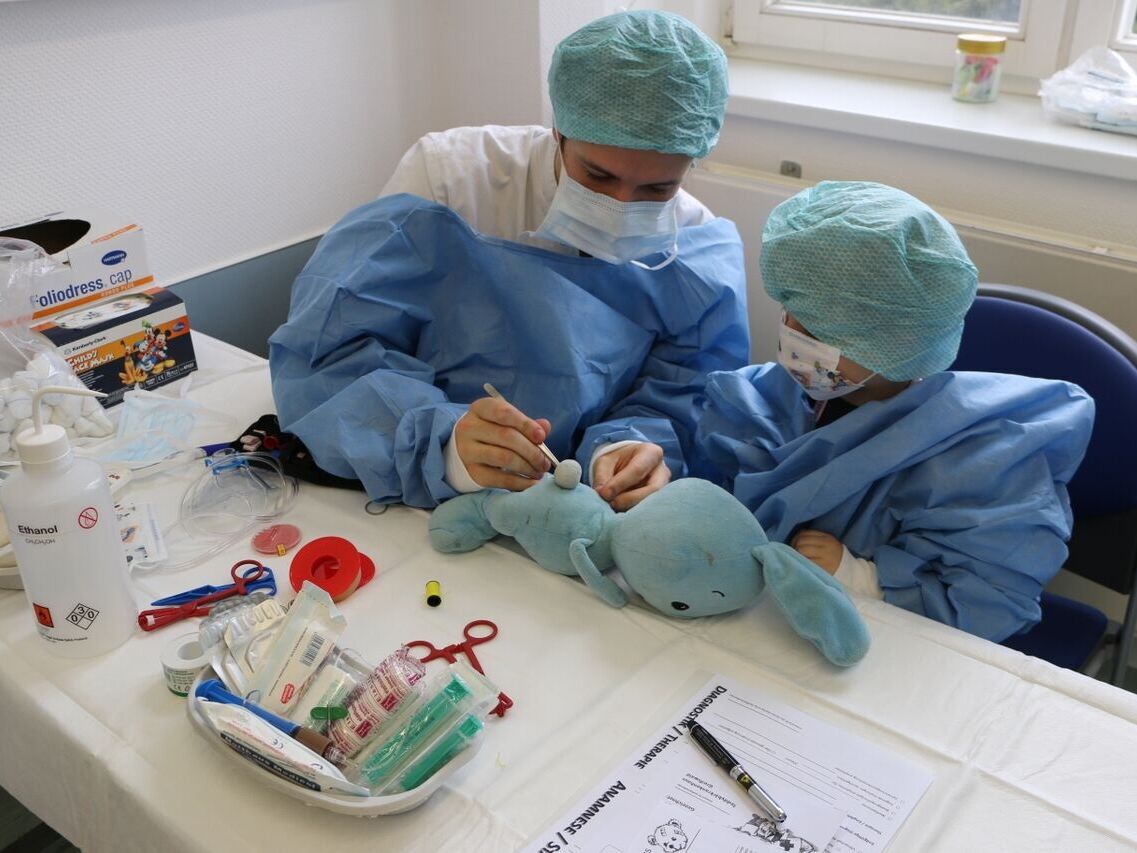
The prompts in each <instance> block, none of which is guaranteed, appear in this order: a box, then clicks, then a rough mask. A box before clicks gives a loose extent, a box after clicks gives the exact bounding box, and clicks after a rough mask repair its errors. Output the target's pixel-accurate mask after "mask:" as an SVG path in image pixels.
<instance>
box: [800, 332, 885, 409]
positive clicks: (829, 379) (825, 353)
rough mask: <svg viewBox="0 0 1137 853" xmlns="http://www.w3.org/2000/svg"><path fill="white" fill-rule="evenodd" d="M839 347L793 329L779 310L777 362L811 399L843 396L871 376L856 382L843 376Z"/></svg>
mask: <svg viewBox="0 0 1137 853" xmlns="http://www.w3.org/2000/svg"><path fill="white" fill-rule="evenodd" d="M840 360H841V350H839V349H837V347H832V346H829V344H823V343H822V342H821V341H819V340H817V339H816V338H811V337H810V336H809V335H806V334H804V333H802V332H799V331H798V330H797V329H791V328H790V327H789V326H787V325H786V315H785V312H782V325H781V326H780V328H779V329H778V363H779V364H780V365H782V367H784V368H785V369H786V370H787V371H789V374H790V376H792V377H793V378H794V381H795V382H797V384H798V385H800V386H801V387H802V388H803V389H804V390H805V393H806V394H808V395H809V396H810V397H811V398H812V399H814V400H818V401H820V400H832V399H833V398H834V397H844V396H845V395H846V394H850V393H852V392H853V391H856V390H857V389H858V388H863V387H864V385H865V382H867V381H868V380H869V379H870V378H871V377H872V376H875V375H876V374H872V375H871V376H866V377H865V378H864V379H862V380H861V381H860V382H852V381H850V380H849V379H846V378H845V376H844V375H843V374H842V373H841V371H840V370H839V369H838V367H837V365H838V363H839V362H840Z"/></svg>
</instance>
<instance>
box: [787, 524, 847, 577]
mask: <svg viewBox="0 0 1137 853" xmlns="http://www.w3.org/2000/svg"><path fill="white" fill-rule="evenodd" d="M790 547H791V548H793V549H794V550H795V551H797V552H798V553H799V554H801V555H802V556H803V557H806V558H807V559H810V560H813V562H815V563H817V565H819V566H821V568H822V569H824V570H825V571H827V572H829V574H831V575H832V574H836V572H837V567H838V566H840V565H841V557H842V556H844V553H845V546H844V545H842V544H841V540H839V539H837V538H836V537H835V536H830V535H829V534H828V533H822V532H821V531H820V530H802V531H801V532H800V533H798V535H797V536H795V537H794V538H793V541H792V542H790Z"/></svg>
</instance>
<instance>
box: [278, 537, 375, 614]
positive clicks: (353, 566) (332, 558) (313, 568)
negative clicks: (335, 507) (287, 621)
mask: <svg viewBox="0 0 1137 853" xmlns="http://www.w3.org/2000/svg"><path fill="white" fill-rule="evenodd" d="M368 564H370V574H369V576H368V570H367V569H366V568H365V567H366V566H367V565H368ZM374 576H375V564H374V563H372V562H371V560H370V559H368V558H367V557H365V556H363V555H362V554H360V553H359V551H358V550H357V549H356V547H355V546H354V545H352V544H351V543H350V542H348V541H347V540H346V539H343V538H341V537H339V536H321V537H320V538H319V539H313V540H312V541H311V542H309V543H308V544H307V545H305V546H304V547H303V548H301V549H300V550H299V551H297V552H296V556H295V557H293V558H292V566H291V567H290V568H289V570H288V579H289V580H290V581H291V582H292V588H293V589H294V590H296V591H297V592H299V591H300V587H301V586H303V585H304V581H311V582H312V583H314V584H315V585H316V586H318V587H320V589H322V590H324V591H325V592H327V593H328V595H330V596H331V597H332V601H342V600H343V599H345V598H347V597H348V596H349V595H351V594H352V593H353V592H355V591H356V590H357V589H358V588H359V587H361V586H363V584H364V583H366V582H367V581H368V580H370V579H371V578H372V577H374ZM365 578H366V579H365Z"/></svg>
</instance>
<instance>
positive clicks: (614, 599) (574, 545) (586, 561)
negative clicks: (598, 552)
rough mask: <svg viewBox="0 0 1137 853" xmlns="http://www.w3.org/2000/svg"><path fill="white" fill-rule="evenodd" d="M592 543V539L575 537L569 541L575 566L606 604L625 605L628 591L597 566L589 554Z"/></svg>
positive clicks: (570, 557) (570, 556) (570, 553)
mask: <svg viewBox="0 0 1137 853" xmlns="http://www.w3.org/2000/svg"><path fill="white" fill-rule="evenodd" d="M591 544H592V540H591V539H574V540H572V542H570V543H569V559H570V560H572V565H573V568H574V569H576V571H577V574H579V575H580V577H581V579H582V580H583V581H584V582H585V583H586V584H588V586H589V587H591V589H592V591H593V592H595V593H596V594H597V595H599V596H600V597H601V598H602V599H604V601H605V603H606V604H611V605H612V606H613V607H623V606H624V605H625V604H627V603H628V595H627V593H625V592H624V591H623V590H622V589H620V587H618V586H616V583H615V582H614V581H613V580H612V579H611V578H608V577H605V575H604V573H603V572H601V571H600V569H598V568H596V564H595V563H594V562H592V558H591V557H590V556H588V546H589V545H591Z"/></svg>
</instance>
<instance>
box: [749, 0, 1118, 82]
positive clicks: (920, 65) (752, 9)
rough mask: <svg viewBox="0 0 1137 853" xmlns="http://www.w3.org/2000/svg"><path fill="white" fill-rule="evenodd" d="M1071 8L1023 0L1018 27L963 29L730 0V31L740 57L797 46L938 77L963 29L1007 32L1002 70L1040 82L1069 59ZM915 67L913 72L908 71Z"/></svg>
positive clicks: (773, 54)
mask: <svg viewBox="0 0 1137 853" xmlns="http://www.w3.org/2000/svg"><path fill="white" fill-rule="evenodd" d="M1081 2H1082V3H1083V4H1084V3H1086V2H1087V0H1081ZM1089 2H1099V3H1114V2H1120V3H1132V2H1134V0H1089ZM1069 6H1070V4H1069V2H1068V0H1022V23H1021V25H1020V24H1013V25H1007V24H997V23H990V22H983V23H978V22H976V23H974V24H969V25H967V26H966V27H963V26H961V25H960V24H956V23H951V22H937V21H935V20H934V19H933V20H928V19H927V18H926V17H924V16H908V17H907V18H905V17H903V16H897V15H895V14H888V15H885V14H881V13H879V12H878V13H876V14H874V13H873V12H872V11H871V10H849V11H847V12H835V11H834V10H827V9H817V8H815V7H812V6H809V5H806V4H800V3H795V2H793V0H733V9H732V11H733V15H732V21H731V32H730V36H731V38H732V40H733V42H734V44H735V45H736V46H737V47H738V50H737V51H736V52H737V54H738V55H741V56H747V55H750V56H754V57H755V58H759V59H766V58H771V59H786V58H787V51H792V52H793V53H794V54H797V57H798V58H797V59H796V61H800V62H802V63H803V64H821V65H833V64H835V63H834V61H833V59H834V57H845V58H848V59H849V60H850V61H852V62H853V63H855V64H857V65H858V66H860V67H864V66H865V65H866V63H867V64H868V66H869V67H870V68H874V69H875V68H876V67H877V66H879V69H878V70H881V71H882V73H887V69H889V68H891V70H893V71H894V73H897V74H899V75H900V76H918V77H926V78H929V79H931V77H930V76H929V73H928V72H929V71H930V72H932V73H933V74H934V75H935V76H936V77H943V76H945V75H947V76H950V74H951V68H952V64H953V59H954V51H955V40H956V36H957V35H958V34H959V33H960V32H966V31H979V32H986V33H994V34H1000V35H1006V36H1007V51H1006V54H1005V57H1004V64H1003V71H1004V74H1009V75H1018V76H1021V77H1026V78H1035V85H1037V78H1040V77H1047V76H1049V75H1051V74H1053V73H1054V72H1055V71H1057V70H1058V69H1059V68H1061V67H1064V66H1065V65H1066V64H1067V63H1066V61H1065V60H1066V52H1065V51H1064V50H1063V48H1064V44H1063V32H1064V28H1065V21H1066V17H1067V12H1068V9H1069ZM897 69H900V70H897ZM913 69H915V70H916V73H908V71H909V70H913ZM920 69H923V73H920Z"/></svg>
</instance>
